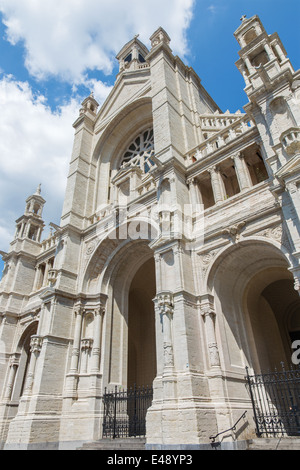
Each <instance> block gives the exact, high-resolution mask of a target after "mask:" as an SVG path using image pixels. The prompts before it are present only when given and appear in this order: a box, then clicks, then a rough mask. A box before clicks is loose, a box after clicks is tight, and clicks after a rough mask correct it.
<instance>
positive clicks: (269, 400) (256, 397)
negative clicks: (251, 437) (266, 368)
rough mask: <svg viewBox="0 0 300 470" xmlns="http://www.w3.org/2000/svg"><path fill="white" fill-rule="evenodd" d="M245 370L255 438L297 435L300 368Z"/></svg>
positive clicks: (299, 417) (299, 434)
mask: <svg viewBox="0 0 300 470" xmlns="http://www.w3.org/2000/svg"><path fill="white" fill-rule="evenodd" d="M246 371H247V375H246V381H247V384H248V388H249V393H250V397H251V401H252V406H253V412H254V420H255V424H256V434H257V436H258V437H260V436H262V435H265V436H285V435H286V436H300V368H297V369H289V370H285V368H284V365H283V364H282V370H281V371H278V370H275V371H274V372H268V373H265V374H255V375H250V374H249V369H248V368H246Z"/></svg>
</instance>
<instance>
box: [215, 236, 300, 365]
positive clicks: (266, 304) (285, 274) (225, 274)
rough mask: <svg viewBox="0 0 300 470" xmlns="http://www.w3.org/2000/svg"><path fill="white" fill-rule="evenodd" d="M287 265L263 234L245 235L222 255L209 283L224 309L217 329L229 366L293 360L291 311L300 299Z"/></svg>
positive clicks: (217, 302) (219, 304)
mask: <svg viewBox="0 0 300 470" xmlns="http://www.w3.org/2000/svg"><path fill="white" fill-rule="evenodd" d="M288 268H289V264H288V261H287V259H286V257H285V256H284V254H283V253H282V252H281V250H280V249H279V248H277V247H275V246H274V245H273V244H271V243H268V242H265V241H262V240H247V241H244V240H243V241H241V242H240V243H238V244H235V245H233V246H231V247H229V248H227V249H226V250H224V252H223V253H222V254H221V255H220V256H219V257H218V258H217V260H216V262H215V264H214V266H213V267H212V269H211V271H210V274H209V278H208V284H209V286H210V289H211V291H212V292H213V294H214V298H215V303H216V307H217V310H218V311H219V312H220V313H221V315H218V332H217V333H218V334H219V342H220V346H221V349H222V350H223V363H224V366H225V367H226V368H227V367H229V368H231V369H232V370H236V371H237V370H241V371H243V372H244V369H245V366H246V365H248V366H250V367H252V368H253V369H254V370H255V371H257V372H261V371H263V370H269V369H272V368H275V367H277V366H278V365H280V363H281V362H289V359H290V358H291V354H292V351H291V340H290V336H289V329H294V330H295V329H296V327H295V321H294V320H293V319H292V318H291V312H293V311H294V309H295V308H296V309H297V308H299V306H300V299H299V296H298V294H297V292H296V291H295V290H294V288H293V276H292V274H291V272H290V271H289V270H288ZM291 322H294V324H293V326H291V325H290V326H289V323H290V324H291Z"/></svg>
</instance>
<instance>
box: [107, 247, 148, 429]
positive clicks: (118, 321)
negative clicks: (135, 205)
mask: <svg viewBox="0 0 300 470" xmlns="http://www.w3.org/2000/svg"><path fill="white" fill-rule="evenodd" d="M105 281H107V292H108V306H107V309H108V311H110V313H109V315H108V316H107V319H106V321H107V324H106V332H107V334H106V337H105V342H106V344H107V346H109V349H108V348H106V351H109V355H108V354H106V355H105V358H104V361H105V364H104V372H105V373H107V379H106V377H105V379H106V380H107V387H106V389H105V393H104V396H103V403H104V417H103V437H104V438H108V437H109V438H111V437H113V438H117V437H122V438H127V437H140V436H145V433H146V414H147V410H148V408H149V407H150V406H151V403H152V399H153V392H152V383H153V381H154V379H155V377H156V340H155V336H156V335H155V311H154V303H153V299H154V297H155V295H156V279H155V262H154V257H153V252H152V251H151V249H150V248H149V246H148V243H147V242H146V241H145V240H144V241H142V240H136V241H134V242H129V243H127V244H125V245H124V247H123V248H120V249H119V250H118V252H117V253H116V255H115V256H114V257H112V258H111V262H110V266H108V269H107V272H106V273H105V276H104V284H105Z"/></svg>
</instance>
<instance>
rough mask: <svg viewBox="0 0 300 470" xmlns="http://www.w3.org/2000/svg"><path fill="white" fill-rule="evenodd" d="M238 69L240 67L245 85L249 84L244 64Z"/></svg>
mask: <svg viewBox="0 0 300 470" xmlns="http://www.w3.org/2000/svg"><path fill="white" fill-rule="evenodd" d="M240 69H241V72H242V75H243V77H244V80H245V83H246V86H249V85H250V80H249V78H248V75H247V71H246V67H245V65H244V64H242V65H241V67H240Z"/></svg>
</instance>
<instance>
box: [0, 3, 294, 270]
mask: <svg viewBox="0 0 300 470" xmlns="http://www.w3.org/2000/svg"><path fill="white" fill-rule="evenodd" d="M255 14H257V15H258V16H259V17H260V19H261V20H262V22H263V24H264V26H265V28H266V30H267V32H268V33H269V34H272V33H273V32H275V31H277V32H278V34H279V36H280V38H281V40H282V42H283V44H284V46H285V48H286V50H287V53H288V57H289V58H290V60H291V62H292V64H293V66H294V68H295V69H299V68H300V29H299V20H300V0H163V1H161V0H150V1H149V0H143V1H141V0H109V1H107V0H51V1H49V2H45V1H44V0H26V1H24V0H0V110H1V112H0V250H2V251H8V249H9V243H10V242H11V241H12V239H13V235H14V232H15V220H16V219H17V218H18V217H20V216H21V215H22V214H23V212H24V209H25V200H26V198H27V197H28V196H30V195H31V194H33V193H34V192H35V190H36V188H37V186H38V185H39V184H41V185H42V196H43V197H44V199H46V201H47V202H46V205H45V208H44V214H43V218H44V221H45V224H46V227H45V230H44V238H47V237H48V235H49V223H50V222H54V223H55V224H58V225H59V222H60V216H61V211H62V206H63V200H64V194H65V188H66V181H67V174H68V166H69V161H70V157H71V152H72V145H73V136H74V129H73V127H72V124H73V122H74V121H75V120H76V118H77V117H78V115H79V109H80V104H81V102H82V101H83V99H84V98H86V97H87V96H88V95H89V94H90V93H91V92H94V95H95V98H96V99H97V101H98V102H99V104H100V105H101V104H102V103H103V102H104V101H105V99H106V97H107V96H108V94H109V92H110V90H111V88H112V87H113V85H114V82H115V79H116V75H117V73H118V63H117V60H116V59H115V56H116V54H117V53H118V52H119V51H120V50H121V48H122V47H123V45H124V44H125V43H126V42H128V41H129V40H131V39H132V38H133V37H134V36H135V35H136V34H139V35H140V36H139V39H140V40H141V41H142V42H143V43H144V44H145V45H146V46H147V47H148V48H150V41H149V38H150V36H151V35H152V33H153V32H154V31H155V30H156V29H157V28H158V27H159V26H162V27H163V28H164V29H165V30H166V31H167V33H168V34H169V36H170V37H171V44H170V47H171V48H172V50H173V53H174V54H175V55H178V56H179V57H180V58H181V59H182V60H183V62H184V63H185V64H186V65H188V66H190V67H192V68H193V69H194V70H195V71H196V73H197V74H198V75H199V77H200V78H201V80H202V85H203V86H204V87H205V88H206V90H207V91H208V93H209V94H210V95H211V96H212V98H213V99H214V100H215V102H216V103H217V104H218V105H219V107H220V108H221V110H222V111H223V112H225V111H226V110H227V109H228V110H229V111H230V112H233V113H234V112H236V111H237V110H241V111H243V106H244V105H245V104H246V103H247V101H248V99H247V96H246V95H245V93H244V91H243V89H244V87H245V84H244V81H243V78H242V76H241V75H240V73H239V71H238V69H237V68H236V66H235V62H236V61H237V60H238V51H239V45H238V43H237V42H236V40H235V38H234V36H233V33H234V31H235V30H236V29H237V28H238V27H239V25H240V18H241V17H242V15H246V16H247V17H248V18H250V17H251V16H253V15H255ZM2 269H3V262H2V260H1V258H0V277H1V272H2Z"/></svg>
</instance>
